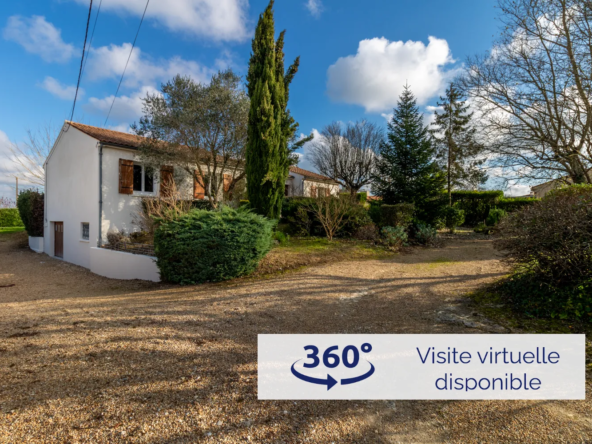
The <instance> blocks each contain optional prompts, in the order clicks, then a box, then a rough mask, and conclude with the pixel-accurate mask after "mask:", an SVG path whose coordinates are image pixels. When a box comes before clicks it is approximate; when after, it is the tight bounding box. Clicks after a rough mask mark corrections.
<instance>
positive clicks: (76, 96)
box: [70, 0, 93, 122]
mask: <svg viewBox="0 0 592 444" xmlns="http://www.w3.org/2000/svg"><path fill="white" fill-rule="evenodd" d="M92 5H93V0H90V6H89V8H88V18H87V19H86V32H85V33H84V46H83V47H82V59H81V60H80V70H79V71H78V83H77V84H76V94H74V103H73V104H72V113H71V114H70V122H71V121H72V119H73V118H74V110H75V109H76V99H78V89H79V88H80V79H81V78H82V66H83V65H84V56H85V55H86V39H87V38H88V27H89V25H90V16H91V14H92Z"/></svg>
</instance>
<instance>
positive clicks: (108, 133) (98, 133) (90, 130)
mask: <svg viewBox="0 0 592 444" xmlns="http://www.w3.org/2000/svg"><path fill="white" fill-rule="evenodd" d="M66 123H69V124H70V125H72V126H73V127H74V128H76V129H78V130H80V131H82V132H83V133H85V134H88V135H89V136H91V137H94V138H95V139H97V140H98V141H99V142H103V143H112V144H114V145H121V146H126V147H130V148H138V147H139V146H140V144H141V143H142V141H143V140H144V138H143V137H140V136H136V135H134V134H128V133H122V132H120V131H113V130H108V129H104V128H98V127H96V126H90V125H84V124H82V123H77V122H70V121H69V120H66Z"/></svg>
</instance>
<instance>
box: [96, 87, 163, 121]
mask: <svg viewBox="0 0 592 444" xmlns="http://www.w3.org/2000/svg"><path fill="white" fill-rule="evenodd" d="M148 93H150V94H159V92H158V91H157V90H156V89H155V88H153V87H152V86H143V87H142V88H140V89H139V90H138V91H136V92H135V93H133V94H130V95H129V96H119V97H117V99H115V103H114V105H113V110H112V111H111V115H110V117H109V119H110V120H112V121H116V122H123V123H130V122H134V121H136V120H138V118H139V117H140V116H142V106H143V102H142V99H143V98H145V97H146V94H148ZM113 97H114V96H113V95H111V96H109V97H105V98H103V99H98V98H96V97H91V98H90V99H89V101H88V103H87V104H86V105H85V106H84V108H85V109H86V110H87V111H88V112H89V113H92V114H98V115H101V116H105V117H106V116H107V113H108V112H109V109H110V108H111V103H113ZM118 128H122V126H120V125H118Z"/></svg>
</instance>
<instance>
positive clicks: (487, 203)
mask: <svg viewBox="0 0 592 444" xmlns="http://www.w3.org/2000/svg"><path fill="white" fill-rule="evenodd" d="M503 197H504V192H503V191H499V190H496V191H453V192H452V203H453V204H454V206H455V207H456V208H458V209H459V210H463V211H464V212H465V222H464V223H465V224H466V225H469V226H475V225H477V224H478V223H479V222H484V221H485V219H486V218H487V216H488V215H489V210H491V209H492V208H494V207H495V206H496V205H497V204H498V202H499V201H500V199H502V198H503Z"/></svg>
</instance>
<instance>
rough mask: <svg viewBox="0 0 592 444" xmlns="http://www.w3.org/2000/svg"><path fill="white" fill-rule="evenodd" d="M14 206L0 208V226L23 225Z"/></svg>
mask: <svg viewBox="0 0 592 444" xmlns="http://www.w3.org/2000/svg"><path fill="white" fill-rule="evenodd" d="M23 226H24V225H23V221H22V220H21V217H20V216H19V212H18V210H17V209H16V208H0V227H23Z"/></svg>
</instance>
